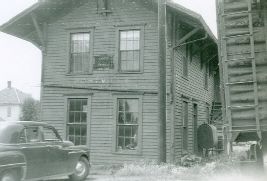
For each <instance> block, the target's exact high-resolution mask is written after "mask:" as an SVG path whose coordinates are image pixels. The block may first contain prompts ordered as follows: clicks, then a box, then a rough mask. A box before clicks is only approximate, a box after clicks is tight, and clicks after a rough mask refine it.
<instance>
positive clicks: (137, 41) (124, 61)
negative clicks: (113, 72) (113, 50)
mask: <svg viewBox="0 0 267 181" xmlns="http://www.w3.org/2000/svg"><path fill="white" fill-rule="evenodd" d="M141 45H142V30H141V29H130V30H127V29H126V30H119V55H118V59H119V62H118V64H119V71H120V72H141V66H142V46H141Z"/></svg>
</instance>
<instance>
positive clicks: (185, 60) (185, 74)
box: [183, 57, 188, 78]
mask: <svg viewBox="0 0 267 181" xmlns="http://www.w3.org/2000/svg"><path fill="white" fill-rule="evenodd" d="M183 77H185V78H187V77H188V59H187V58H186V57H183Z"/></svg>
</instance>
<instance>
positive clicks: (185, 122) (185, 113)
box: [182, 101, 188, 151]
mask: <svg viewBox="0 0 267 181" xmlns="http://www.w3.org/2000/svg"><path fill="white" fill-rule="evenodd" d="M182 111H183V112H182V121H183V127H182V129H183V130H182V131H183V150H184V151H186V150H188V102H187V101H183V109H182Z"/></svg>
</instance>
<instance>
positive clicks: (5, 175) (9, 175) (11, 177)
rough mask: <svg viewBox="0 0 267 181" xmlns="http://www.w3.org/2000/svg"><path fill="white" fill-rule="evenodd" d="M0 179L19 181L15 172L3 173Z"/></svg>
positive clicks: (3, 180)
mask: <svg viewBox="0 0 267 181" xmlns="http://www.w3.org/2000/svg"><path fill="white" fill-rule="evenodd" d="M0 178H1V180H0V181H20V178H19V176H18V173H17V171H15V170H7V171H4V172H3V173H2V174H1V176H0Z"/></svg>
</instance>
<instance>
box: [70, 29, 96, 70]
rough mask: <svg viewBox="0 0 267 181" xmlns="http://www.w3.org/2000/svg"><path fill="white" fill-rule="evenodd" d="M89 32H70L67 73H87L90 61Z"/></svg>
mask: <svg viewBox="0 0 267 181" xmlns="http://www.w3.org/2000/svg"><path fill="white" fill-rule="evenodd" d="M90 39H91V34H90V32H77V33H76V32H75V33H71V34H70V65H69V73H88V72H89V70H90V61H91V53H92V52H90V51H91V46H92V45H91V44H90V42H91V41H90Z"/></svg>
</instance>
